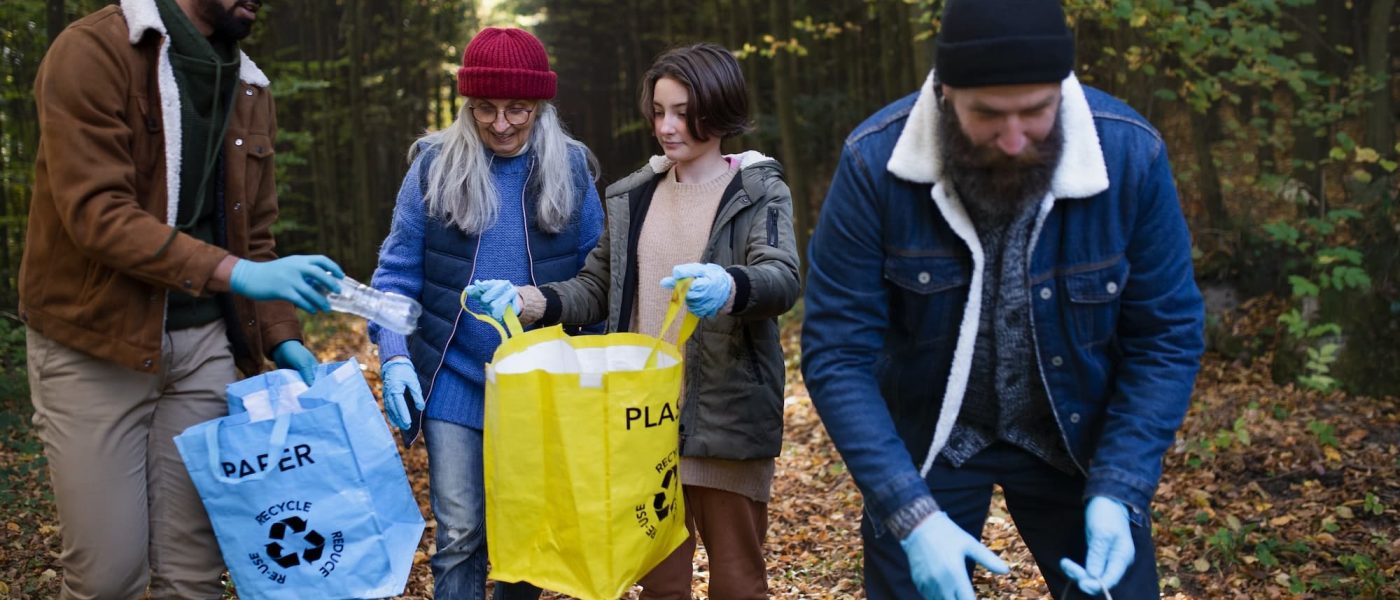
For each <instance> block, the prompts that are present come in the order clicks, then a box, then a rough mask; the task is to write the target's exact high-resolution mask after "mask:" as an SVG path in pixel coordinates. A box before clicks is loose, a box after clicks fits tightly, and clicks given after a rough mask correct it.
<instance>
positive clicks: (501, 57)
mask: <svg viewBox="0 0 1400 600" xmlns="http://www.w3.org/2000/svg"><path fill="white" fill-rule="evenodd" d="M557 78H558V76H557V75H555V73H554V71H551V70H549V55H548V54H545V51H544V44H541V43H540V40H539V39H538V38H536V37H535V36H533V35H530V33H529V32H527V31H525V30H523V29H503V28H500V27H487V28H486V29H482V30H481V32H479V33H477V34H476V37H474V38H472V41H471V42H470V43H468V44H467V51H466V52H464V53H462V68H460V69H457V92H458V93H460V94H462V95H463V96H470V97H472V98H503V99H511V100H517V99H519V100H548V99H550V98H553V97H554V90H555V86H556V83H555V81H556V79H557Z"/></svg>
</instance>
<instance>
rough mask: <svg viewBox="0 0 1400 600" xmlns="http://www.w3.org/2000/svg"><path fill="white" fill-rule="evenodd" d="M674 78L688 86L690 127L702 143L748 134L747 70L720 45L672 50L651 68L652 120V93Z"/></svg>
mask: <svg viewBox="0 0 1400 600" xmlns="http://www.w3.org/2000/svg"><path fill="white" fill-rule="evenodd" d="M663 77H670V78H671V79H674V80H676V81H677V82H678V83H680V84H681V85H683V86H685V89H686V92H687V93H688V94H689V96H690V99H689V102H688V104H687V107H686V120H685V125H686V128H687V129H688V130H689V131H690V135H692V136H694V137H695V139H697V140H699V141H702V142H703V141H706V140H709V139H710V137H711V136H714V135H717V136H719V137H720V139H728V138H731V137H734V136H737V135H741V134H743V133H745V132H747V131H748V130H749V129H750V127H751V125H750V122H749V94H748V86H747V85H746V84H745V83H744V71H743V70H742V69H740V68H739V61H738V60H735V58H734V54H733V53H731V52H730V51H729V50H727V49H725V48H724V47H723V46H720V45H719V44H714V43H710V42H702V43H699V44H695V45H692V46H686V47H684V48H675V49H673V50H669V51H667V52H666V53H664V54H662V55H661V56H658V57H656V61H655V62H653V63H652V64H651V68H650V69H647V72H646V75H645V76H643V77H642V101H641V105H640V108H641V109H642V117H643V118H644V119H646V121H647V123H649V124H653V125H654V121H653V120H652V106H651V104H652V102H653V99H652V94H653V93H654V92H655V90H656V82H657V81H658V80H660V79H661V78H663Z"/></svg>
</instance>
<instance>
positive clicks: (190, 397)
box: [19, 0, 343, 599]
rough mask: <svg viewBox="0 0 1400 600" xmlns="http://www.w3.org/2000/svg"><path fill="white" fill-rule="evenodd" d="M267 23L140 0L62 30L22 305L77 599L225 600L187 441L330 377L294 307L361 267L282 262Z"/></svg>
mask: <svg viewBox="0 0 1400 600" xmlns="http://www.w3.org/2000/svg"><path fill="white" fill-rule="evenodd" d="M259 8H260V2H259V0H123V1H122V2H121V5H120V6H119V7H118V6H108V7H106V8H104V9H102V10H99V11H97V12H96V13H93V14H92V15H89V16H88V17H86V18H84V19H82V20H80V21H78V22H76V23H74V24H73V25H71V26H70V27H68V29H67V30H65V31H64V32H63V33H62V34H61V35H59V36H58V38H57V39H55V40H54V43H53V46H52V47H51V48H50V49H49V52H48V54H47V55H46V56H45V58H44V62H43V64H42V65H41V66H40V69H39V75H38V77H37V78H36V80H35V83H34V97H35V100H36V102H37V104H38V114H39V123H40V138H39V147H38V158H37V161H36V164H35V172H36V173H35V185H34V195H33V198H32V200H31V205H30V213H29V229H28V238H27V240H26V245H25V253H24V259H23V264H22V266H21V269H20V307H19V309H20V316H21V318H22V319H23V320H24V321H25V323H27V325H28V331H27V334H28V338H27V339H28V362H29V383H30V387H31V391H32V397H33V403H34V423H35V428H36V431H37V432H38V435H39V437H40V439H41V440H42V441H43V443H44V450H45V454H46V455H47V457H48V461H49V466H50V474H51V479H52V485H53V491H54V498H55V501H56V504H57V506H58V513H59V521H60V526H61V527H60V531H61V533H62V538H63V542H62V544H63V546H62V547H63V552H62V555H61V558H60V562H61V563H62V565H63V568H64V579H63V588H62V597H63V598H123V599H125V598H137V597H140V596H141V595H142V594H143V593H147V592H148V591H149V594H150V597H152V598H219V597H221V596H222V593H223V588H222V586H221V585H220V582H219V579H220V575H221V574H222V572H223V568H224V567H223V561H222V560H221V559H220V555H219V550H218V545H217V544H216V543H215V539H214V536H213V531H212V529H211V527H210V525H209V520H208V517H207V516H206V515H205V512H204V508H203V506H202V505H201V504H200V501H199V497H198V495H197V494H196V492H195V491H194V487H193V485H192V484H191V483H190V479H189V476H188V475H187V473H186V472H185V468H184V465H183V464H182V462H181V460H180V457H179V454H178V453H177V452H176V450H175V446H174V443H173V441H172V438H173V437H174V436H175V435H176V434H178V433H180V432H181V431H183V430H184V429H185V428H186V427H189V426H190V425H193V424H195V423H199V422H202V421H206V420H209V419H212V418H215V417H219V416H222V415H224V414H227V406H226V403H225V397H224V386H225V385H226V384H228V383H230V382H232V381H234V380H235V379H236V378H237V377H238V371H240V370H241V371H242V372H243V373H244V374H253V373H257V372H259V371H261V370H262V368H263V364H264V357H270V358H272V359H273V360H274V362H275V363H276V364H277V365H278V366H279V367H283V368H293V369H297V370H298V371H300V372H302V373H303V376H304V377H307V376H308V374H309V373H310V372H311V368H312V367H314V366H315V364H316V359H315V357H314V356H313V355H312V354H311V353H310V352H309V351H308V350H307V349H306V348H305V347H304V346H303V345H302V344H301V342H300V340H299V338H300V337H301V330H300V327H299V326H298V323H297V320H296V316H295V314H294V313H293V305H296V306H297V307H299V308H302V309H303V310H307V311H310V312H316V311H318V310H326V309H328V308H329V304H328V303H327V300H326V298H325V296H324V295H323V294H324V292H326V291H336V290H338V289H339V286H338V284H337V279H338V278H340V277H343V273H342V272H341V270H340V268H339V267H338V266H336V264H335V263H334V262H332V261H331V260H330V259H328V258H325V257H322V256H289V257H286V258H281V259H278V258H277V255H276V254H275V253H274V251H273V247H274V242H273V237H272V233H271V231H270V227H271V226H272V223H273V221H275V220H276V218H277V197H276V191H275V190H276V186H275V185H274V181H273V164H272V160H273V138H274V136H275V134H276V118H275V116H274V114H273V103H272V97H271V95H270V94H269V93H268V89H267V86H268V80H267V77H266V76H265V75H263V73H262V71H260V70H259V69H258V67H257V66H255V65H254V64H253V62H252V61H251V60H249V59H248V57H247V56H246V55H243V54H242V52H240V51H239V50H238V40H240V39H242V38H243V37H244V36H246V35H247V34H248V31H249V29H250V28H251V27H252V24H253V22H254V20H255V18H256V15H257V11H258V9H259ZM227 292H232V294H230V293H227ZM288 302H290V304H289V303H288ZM148 583H149V588H150V589H149V590H147V585H148Z"/></svg>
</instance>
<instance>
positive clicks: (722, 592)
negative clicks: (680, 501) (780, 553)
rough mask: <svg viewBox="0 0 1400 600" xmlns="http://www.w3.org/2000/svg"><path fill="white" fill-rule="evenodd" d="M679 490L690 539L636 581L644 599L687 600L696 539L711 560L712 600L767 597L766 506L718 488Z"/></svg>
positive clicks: (691, 486)
mask: <svg viewBox="0 0 1400 600" xmlns="http://www.w3.org/2000/svg"><path fill="white" fill-rule="evenodd" d="M681 489H682V490H683V492H684V494H685V524H686V528H687V529H689V530H690V537H688V538H686V540H685V542H684V543H682V544H681V545H680V547H679V548H676V551H675V552H672V553H671V555H670V556H667V557H666V559H665V560H662V561H661V564H659V565H656V567H655V568H653V569H652V570H651V572H650V573H647V574H646V576H645V577H642V580H641V581H639V582H637V583H639V584H641V586H642V594H641V598H642V600H689V598H690V597H691V595H690V580H691V577H692V574H693V570H694V564H693V562H692V561H693V559H694V557H695V538H696V535H697V534H698V535H699V537H700V540H701V541H703V542H704V544H705V551H706V553H708V555H709V557H710V594H709V597H710V598H712V599H713V600H754V599H764V598H767V597H768V573H767V570H766V568H765V567H764V563H763V538H764V537H765V536H766V535H767V533H768V505H767V504H766V503H763V502H756V501H754V500H752V499H750V498H748V497H747V496H743V495H740V494H736V493H734V492H726V491H724V490H718V489H714V488H707V487H700V486H694V485H683V486H681Z"/></svg>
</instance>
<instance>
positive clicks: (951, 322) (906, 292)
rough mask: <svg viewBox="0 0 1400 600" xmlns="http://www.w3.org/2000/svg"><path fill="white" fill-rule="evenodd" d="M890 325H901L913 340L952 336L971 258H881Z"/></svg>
mask: <svg viewBox="0 0 1400 600" xmlns="http://www.w3.org/2000/svg"><path fill="white" fill-rule="evenodd" d="M884 278H885V281H886V282H888V284H887V285H886V291H887V293H888V294H889V307H890V313H889V319H890V325H891V327H903V331H906V332H910V333H912V334H913V335H914V336H916V337H915V340H916V341H917V343H921V344H927V343H932V342H936V341H939V340H944V339H949V338H952V337H955V336H956V335H957V331H958V324H959V323H961V322H962V313H963V307H964V306H965V305H966V303H967V296H968V283H969V282H970V281H971V280H972V265H971V261H970V260H968V259H967V258H965V257H958V256H890V257H887V258H886V259H885V264H884Z"/></svg>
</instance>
